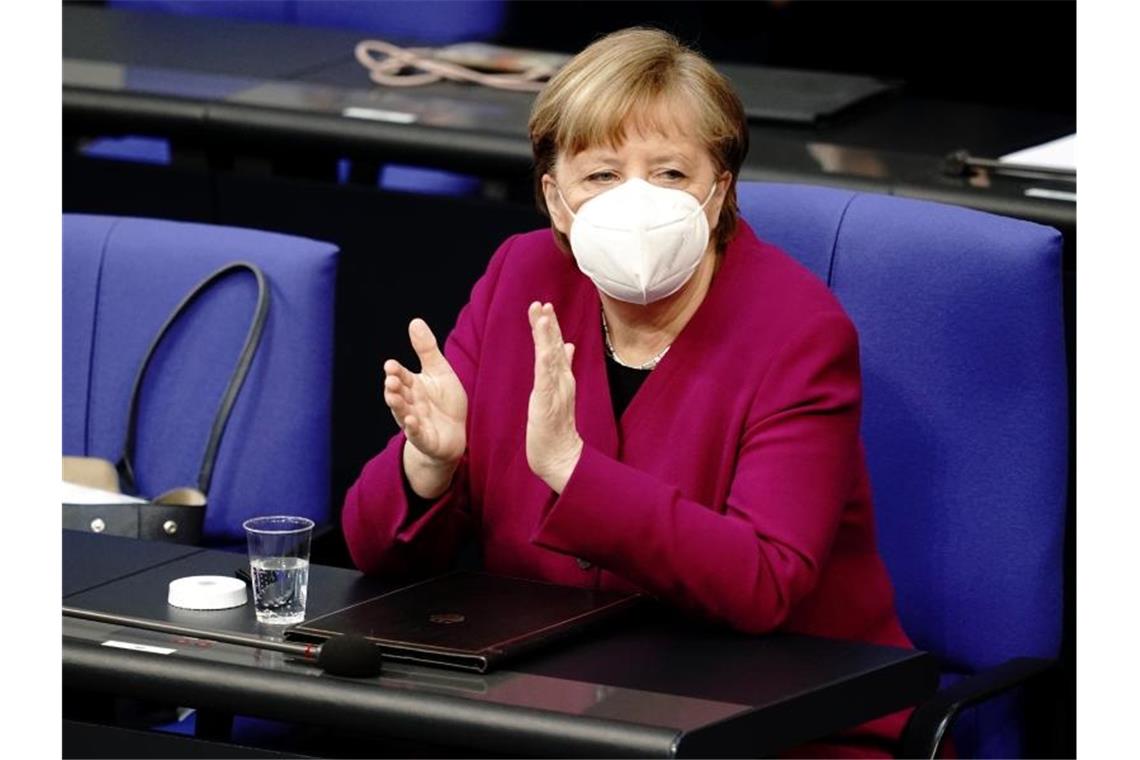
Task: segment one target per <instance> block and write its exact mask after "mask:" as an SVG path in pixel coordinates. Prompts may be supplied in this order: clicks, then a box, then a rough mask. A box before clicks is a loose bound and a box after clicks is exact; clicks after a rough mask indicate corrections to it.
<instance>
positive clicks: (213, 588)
mask: <svg viewBox="0 0 1140 760" xmlns="http://www.w3.org/2000/svg"><path fill="white" fill-rule="evenodd" d="M166 602H167V604H169V605H170V606H171V607H179V608H181V609H184V610H226V609H229V608H231V607H240V606H242V605H243V604H245V602H246V591H245V581H242V580H239V579H237V578H229V577H226V576H224V575H191V576H189V577H187V578H178V579H177V580H173V581H171V582H170V592H169V594H168V595H167V597H166Z"/></svg>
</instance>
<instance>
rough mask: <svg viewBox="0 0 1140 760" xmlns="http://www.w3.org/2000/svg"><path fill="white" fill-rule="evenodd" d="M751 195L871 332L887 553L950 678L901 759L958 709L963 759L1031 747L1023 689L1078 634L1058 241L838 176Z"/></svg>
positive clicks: (878, 481) (880, 511)
mask: <svg viewBox="0 0 1140 760" xmlns="http://www.w3.org/2000/svg"><path fill="white" fill-rule="evenodd" d="M739 198H740V206H741V213H742V216H743V217H744V219H746V220H747V221H748V223H749V224H750V225H751V226H752V227H753V229H754V230H755V231H756V234H757V235H758V236H759V237H760V238H762V239H764V240H767V241H769V242H772V243H774V244H775V245H777V246H779V247H780V248H782V249H783V250H784V251H786V252H787V253H789V254H790V255H792V256H794V257H795V258H796V259H798V260H799V261H800V262H801V263H802V264H803V265H804V266H806V267H807V268H808V269H810V270H811V271H812V272H814V273H815V274H816V275H818V276H819V277H820V278H821V279H823V280H824V281H826V282H827V284H828V286H829V287H830V288H831V290H832V292H834V293H835V295H836V296H837V297H838V298H839V300H840V301H841V302H842V304H843V306H844V308H845V309H846V310H847V312H848V314H849V315H850V316H851V318H852V320H853V321H854V322H855V325H856V327H857V328H858V331H859V336H860V355H861V360H862V371H863V385H864V409H863V439H864V442H865V445H866V449H867V457H868V466H869V468H870V471H871V481H872V484H873V487H874V498H875V508H876V517H877V521H878V529H879V543H880V548H881V551H882V554H883V558H884V561H885V562H886V564H887V567H888V569H889V571H890V574H891V577H892V579H893V581H894V585H895V591H896V600H897V605H898V611H899V615H900V617H901V620H902V623H903V627H904V628H905V629H906V631H907V633H908V634H909V636H910V637H911V639H912V640H913V641H914V643H915V645H916V646H918V647H919V648H921V649H925V650H927V651H930V652H932V653H934V654H935V655H936V656H937V657H938V658H939V659H940V662H941V663H942V666H943V672H944V677H943V679H942V686H943V690H942V691H941V692H940V693H939V695H938V696H937V697H936V698H935V699H934V700H932V701H931V703H930V704H929V705H926V706H922V707H920V708H919V709H918V710H916V712H915V714H914V716H913V717H912V719H911V721H910V723H909V725H908V727H907V732H906V734H904V747H903V756H907V757H910V756H916V755H917V756H930V755H931V754H932V753H933V752H934V751H936V749H937V739H939V738H941V735H942V732H943V731H945V729H946V727H947V725H948V724H949V722H951V721H953V720H954V719H955V718H960V719H959V720H957V723H956V725H955V728H954V732H953V736H954V741H955V745H956V748H957V751H958V752H959V753H960V754H961V755H963V756H966V757H1016V756H1019V755H1020V753H1021V751H1022V740H1023V738H1024V737H1023V736H1022V731H1023V729H1024V722H1023V712H1022V705H1021V703H1020V700H1019V698H1018V694H1017V693H1016V692H1008V691H1007V689H1008V688H1009V687H1011V686H1014V685H1016V684H1020V683H1023V682H1024V681H1026V680H1027V679H1029V678H1030V677H1031V676H1032V675H1034V674H1037V673H1040V672H1042V671H1043V670H1044V669H1046V668H1047V667H1048V666H1049V665H1050V663H1051V661H1052V660H1054V659H1055V658H1056V657H1057V656H1058V653H1059V650H1060V644H1061V635H1062V596H1063V560H1062V552H1063V541H1064V526H1065V508H1066V483H1067V481H1066V473H1067V462H1068V435H1067V433H1068V423H1067V405H1068V400H1067V399H1068V395H1067V384H1066V374H1065V338H1064V332H1063V316H1062V310H1063V305H1062V290H1061V236H1060V233H1058V232H1057V231H1056V230H1054V229H1052V228H1049V227H1043V226H1040V225H1036V224H1031V223H1028V222H1023V221H1017V220H1013V219H1008V218H1005V217H1000V216H993V215H990V214H984V213H981V212H977V211H972V210H968V209H965V208H959V207H954V206H946V205H941V204H935V203H928V202H922V201H916V200H908V199H903V198H897V197H891V196H885V195H875V194H866V193H856V192H850V191H846V190H837V189H830V188H822V187H808V186H800V185H784V184H773V183H750V182H749V183H740V185H739ZM1025 658H1031V659H1025ZM998 694H1001V695H1002V696H997V697H996V698H994V699H991V697H995V696H996V695H998ZM983 698H984V699H985V700H986V701H984V703H983V704H981V706H980V707H977V708H974V709H971V710H967V711H965V712H964V713H962V714H961V715H959V710H960V708H963V707H965V706H967V705H970V704H973V703H974V702H975V701H980V700H982V699H983Z"/></svg>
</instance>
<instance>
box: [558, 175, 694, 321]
mask: <svg viewBox="0 0 1140 760" xmlns="http://www.w3.org/2000/svg"><path fill="white" fill-rule="evenodd" d="M715 192H716V184H715V183H714V184H713V186H712V189H711V190H710V191H709V195H708V197H707V198H705V202H704V203H698V202H697V200H696V198H694V197H693V196H691V195H689V194H688V193H686V192H685V191H683V190H677V189H674V188H666V187H657V186H656V185H651V184H650V183H648V182H646V181H645V180H642V179H631V180H627V181H626V182H623V183H622V184H620V185H618V186H617V187H615V188H614V189H612V190H607V191H606V192H604V193H602V194H601V195H598V196H595V197H593V198H591V199H590V200H588V201H586V202H585V203H583V204H582V206H581V207H580V208H579V209H578V213H574V211H573V210H572V209H571V208H570V205H569V204H568V203H566V199H565V198H563V197H562V190H561V189H559V190H558V196H559V198H561V199H562V204H563V205H564V206H566V210H567V211H569V212H570V216H571V217H572V218H573V220H574V221H573V223H572V224H571V225H570V248H571V250H572V251H573V253H574V259H575V261H577V262H578V268H579V269H581V270H582V272H583V273H584V274H585V275H586V276H587V277H589V278H590V279H591V280H593V281H594V284H595V285H597V286H598V289H599V290H601V291H602V292H603V293H605V294H606V295H609V296H611V297H612V298H616V299H618V300H619V301H628V302H629V303H638V304H647V303H652V302H653V301H659V300H660V299H662V298H666V297H667V296H671V295H673V294H674V293H676V292H677V291H678V290H680V289H681V287H682V286H684V284H685V283H686V282H688V281H689V278H690V277H692V275H693V272H694V271H696V268H697V265H698V264H700V263H701V257H702V256H703V255H704V252H705V248H706V247H707V246H708V242H709V223H708V219H706V218H705V213H704V209H705V206H707V205H708V202H709V201H710V200H712V197H713V194H714V193H715Z"/></svg>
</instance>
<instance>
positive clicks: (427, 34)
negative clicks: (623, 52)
mask: <svg viewBox="0 0 1140 760" xmlns="http://www.w3.org/2000/svg"><path fill="white" fill-rule="evenodd" d="M110 5H111V7H115V8H121V9H124V10H133V11H137V10H144V11H161V12H165V13H176V14H182V15H196V16H213V17H216V18H233V19H241V20H245V21H265V22H271V23H280V24H300V25H303V26H329V27H338V28H342V29H357V30H359V31H360V32H361V33H362V34H374V35H379V36H387V37H388V38H390V40H391V41H393V42H399V41H407V42H411V41H415V42H419V43H422V44H427V45H445V44H449V43H452V42H468V41H481V40H489V39H492V38H493V37H494V36H495V35H496V34H498V32H499V31H500V29H502V26H503V23H504V21H505V19H506V11H507V4H506V2H505V0H431V1H430V2H423V1H420V0H416V1H415V2H413V1H412V0H210V1H209V2H203V0H110Z"/></svg>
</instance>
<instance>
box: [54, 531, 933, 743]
mask: <svg viewBox="0 0 1140 760" xmlns="http://www.w3.org/2000/svg"><path fill="white" fill-rule="evenodd" d="M114 543H115V548H116V550H115V551H114V552H108V551H106V547H107V546H108V545H109V544H107V543H106V538H105V537H102V536H91V535H85V534H73V535H72V536H70V537H69V538H68V539H67V540H66V542H65V547H64V548H65V553H64V562H65V566H66V565H67V564H69V563H72V564H74V563H78V564H75V566H76V567H79V566H82V567H87V568H91V569H92V570H93V571H94V572H96V573H98V574H99V575H100V576H101V577H108V576H110V575H112V574H114V573H116V572H120V573H121V572H123V569H124V566H123V565H122V563H121V561H120V558H121V557H123V556H124V555H128V554H129V555H132V556H134V557H136V558H137V559H138V563H143V562H146V561H150V562H153V563H154V564H153V566H152V567H151V568H150V569H147V570H143V571H141V572H140V571H139V570H138V568H137V564H136V565H135V566H134V568H135V569H134V571H133V572H131V573H129V574H127V573H124V574H122V575H120V576H119V580H115V581H111V582H105V583H103V584H102V585H99V586H97V587H94V588H90V589H89V590H86V591H82V592H80V593H74V594H71V595H70V596H68V597H67V604H68V605H69V606H73V607H81V608H89V609H98V610H103V611H107V612H114V613H119V614H126V615H134V616H139V617H147V618H152V619H158V620H166V621H170V622H175V623H179V624H182V625H187V626H195V627H201V628H215V629H223V630H232V631H243V632H247V633H254V634H257V635H263V636H273V635H276V633H277V631H275V630H274V629H270V628H268V627H265V626H259V624H258V623H257V622H256V620H255V619H254V616H253V612H252V607H251V605H246V606H245V607H241V608H238V609H235V610H225V611H218V612H190V611H185V610H177V609H174V608H171V607H169V606H168V605H167V604H166V588H167V584H168V583H169V581H170V580H173V579H174V578H178V577H182V576H185V575H196V574H227V575H228V574H229V573H231V572H232V571H233V570H234V569H236V568H238V567H240V566H242V565H243V563H244V557H243V556H242V555H240V554H234V553H227V552H217V551H201V552H197V553H193V554H189V555H185V556H182V557H180V558H175V559H171V558H170V553H169V552H168V551H166V550H167V549H170V547H166V546H163V548H161V549H160V548H158V547H156V546H154V545H152V544H147V543H145V542H134V547H133V548H134V549H136V550H137V551H127V550H126V545H125V544H122V543H121V542H114ZM116 563H117V564H116ZM112 565H114V566H113V567H112ZM389 588H391V585H390V584H385V583H383V582H382V581H379V580H377V579H374V578H366V577H363V576H360V575H359V574H357V573H355V572H352V571H348V570H341V569H336V568H329V567H320V566H314V567H312V568H311V573H310V593H309V614H310V615H312V616H315V615H319V614H322V613H324V612H329V611H332V610H334V609H337V608H339V607H342V606H344V605H347V604H351V603H353V602H357V601H360V600H362V599H366V598H368V597H370V596H373V595H376V594H378V593H381V592H383V591H385V590H387V589H389ZM111 639H113V640H115V641H126V642H128V643H135V644H146V645H151V646H162V647H166V648H170V649H175V650H176V653H175V654H174V655H172V656H164V655H158V654H150V653H145V652H137V651H128V650H124V649H120V648H114V647H107V646H101V644H102V642H104V641H107V640H111ZM201 644H202V642H195V641H194V640H188V639H181V638H179V637H175V636H169V635H163V634H156V633H150V632H146V631H140V630H132V629H127V628H115V627H113V626H108V625H103V624H97V623H89V622H84V621H78V620H73V619H66V618H65V620H64V651H63V662H64V669H63V675H64V685H65V687H69V688H79V689H97V690H103V691H108V692H111V693H118V694H124V695H132V696H138V697H141V698H148V699H172V698H177V699H178V700H179V704H188V705H191V706H196V707H202V708H213V709H218V710H233V711H237V712H240V713H242V714H257V715H261V716H263V717H269V718H276V719H280V720H304V721H307V722H309V723H316V724H321V725H328V726H330V727H333V728H337V727H339V728H343V729H351V730H355V731H367V732H371V733H376V734H384V735H389V736H396V737H402V738H406V739H412V740H422V741H432V742H439V741H441V737H446V741H447V742H448V743H453V744H457V745H461V746H470V747H475V748H479V749H482V750H487V751H492V752H501V753H508V754H512V755H519V754H521V755H530V756H539V755H550V754H558V755H570V756H597V755H602V756H626V755H640V756H646V755H651V756H691V755H705V756H710V755H718V756H732V755H749V756H757V755H765V754H771V753H774V752H778V751H779V750H781V749H783V748H787V747H789V746H793V745H795V744H799V743H802V742H804V741H807V740H810V739H813V738H818V737H820V736H823V735H828V734H831V733H833V732H834V731H836V730H839V729H841V728H844V727H848V726H851V725H856V724H858V723H861V722H864V721H866V720H869V719H871V718H873V717H876V716H879V715H884V714H887V713H890V712H894V711H895V710H898V709H901V708H903V707H905V706H908V705H910V704H913V703H915V702H917V701H920V700H921V699H923V698H925V697H927V696H929V695H930V694H931V693H933V690H934V689H935V688H936V684H937V671H936V667H935V664H934V662H933V658H931V657H930V656H929V655H927V654H925V653H921V652H911V651H906V650H898V649H893V648H887V647H877V646H869V645H863V644H856V643H850V642H842V641H832V640H825V639H816V638H812V637H804V636H781V635H777V636H761V637H758V636H745V635H742V634H736V633H733V632H731V631H727V630H723V629H720V628H713V627H709V626H706V625H701V624H698V623H694V622H691V621H687V620H684V619H682V618H681V617H679V616H678V615H676V614H675V613H672V612H670V611H668V610H665V609H662V608H653V607H651V608H648V609H646V610H645V611H644V613H643V614H641V615H635V616H633V617H631V618H630V619H628V620H626V621H625V622H624V623H622V624H619V625H617V626H615V627H614V628H613V629H612V630H607V631H605V632H599V633H597V634H593V635H590V636H587V637H584V638H580V639H577V640H573V641H570V642H567V643H565V644H563V645H559V646H556V647H555V648H553V649H550V650H544V651H542V652H539V653H536V654H534V655H531V656H529V657H527V658H525V659H522V660H518V661H515V662H514V663H511V664H508V665H507V666H506V669H503V670H499V671H496V672H494V673H490V674H487V675H482V676H476V675H473V674H467V673H461V672H454V671H447V670H444V669H439V668H429V667H420V666H415V665H408V664H403V663H399V664H395V663H393V664H389V665H388V666H387V667H386V670H385V673H384V674H383V675H382V676H381V677H380V678H379V679H365V680H354V679H342V678H335V677H331V676H327V675H324V674H323V673H321V672H320V671H319V670H317V669H315V668H313V667H310V666H308V665H305V664H302V663H299V662H295V661H293V660H291V659H290V658H287V657H285V656H283V655H280V654H277V653H272V652H267V651H263V650H258V649H250V648H242V647H236V646H231V645H224V644H209V645H206V646H202V645H201Z"/></svg>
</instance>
